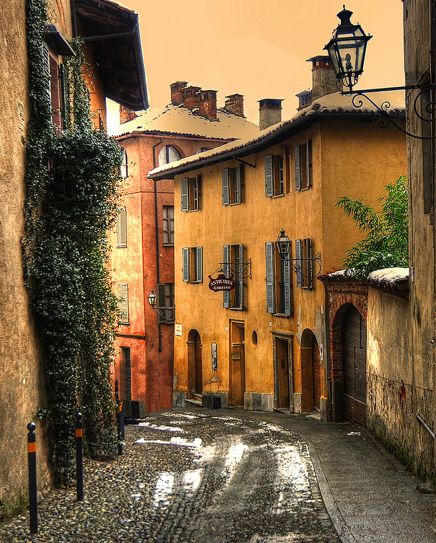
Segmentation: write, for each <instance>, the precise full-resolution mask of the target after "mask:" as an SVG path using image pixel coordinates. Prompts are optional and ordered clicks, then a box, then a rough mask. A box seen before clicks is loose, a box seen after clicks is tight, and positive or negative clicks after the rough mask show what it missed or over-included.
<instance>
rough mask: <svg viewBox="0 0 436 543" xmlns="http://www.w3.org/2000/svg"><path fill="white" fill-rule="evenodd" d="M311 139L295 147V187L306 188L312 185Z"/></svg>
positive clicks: (298, 188)
mask: <svg viewBox="0 0 436 543" xmlns="http://www.w3.org/2000/svg"><path fill="white" fill-rule="evenodd" d="M312 178H313V173H312V140H308V141H306V142H305V143H303V144H302V145H297V146H296V147H295V188H296V189H297V190H306V189H309V188H310V187H311V186H312Z"/></svg>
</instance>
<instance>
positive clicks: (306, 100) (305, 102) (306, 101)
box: [295, 89, 312, 111]
mask: <svg viewBox="0 0 436 543" xmlns="http://www.w3.org/2000/svg"><path fill="white" fill-rule="evenodd" d="M295 96H296V97H297V98H298V107H297V109H298V111H300V109H303V108H305V107H307V106H310V104H311V103H312V91H311V90H310V89H306V90H304V91H301V92H299V93H298V94H296V95H295Z"/></svg>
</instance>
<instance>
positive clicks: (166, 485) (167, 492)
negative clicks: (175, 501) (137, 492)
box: [153, 471, 174, 508]
mask: <svg viewBox="0 0 436 543" xmlns="http://www.w3.org/2000/svg"><path fill="white" fill-rule="evenodd" d="M173 486H174V474H173V473H168V472H165V471H164V472H162V473H161V474H160V475H159V478H158V480H157V482H156V487H155V490H154V495H153V506H154V507H155V508H156V507H165V506H168V505H169V504H170V496H171V494H172V492H173Z"/></svg>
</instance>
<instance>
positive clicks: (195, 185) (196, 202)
mask: <svg viewBox="0 0 436 543" xmlns="http://www.w3.org/2000/svg"><path fill="white" fill-rule="evenodd" d="M181 189H182V190H181V198H182V211H198V210H199V209H200V207H201V177H200V176H199V175H197V176H195V177H191V178H187V177H185V178H184V179H182V186H181Z"/></svg>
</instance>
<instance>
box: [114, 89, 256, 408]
mask: <svg viewBox="0 0 436 543" xmlns="http://www.w3.org/2000/svg"><path fill="white" fill-rule="evenodd" d="M120 120H121V122H122V124H121V126H120V127H119V129H118V131H117V134H118V135H117V140H118V142H119V144H120V145H121V146H122V147H123V149H124V151H125V164H124V168H123V176H124V177H125V186H124V191H123V199H122V204H121V205H122V209H121V212H120V214H119V217H118V222H117V228H116V232H115V233H114V237H113V251H112V264H113V266H112V267H113V269H114V275H113V278H114V281H115V283H116V288H117V289H118V296H119V298H120V309H121V320H120V326H119V329H118V334H117V342H116V345H117V351H118V352H117V360H116V371H115V378H116V380H117V382H118V390H119V395H120V398H121V399H123V400H124V405H125V406H126V414H128V415H130V414H132V415H134V416H138V415H141V414H144V412H145V411H147V412H149V411H156V410H159V409H163V408H167V407H170V406H171V395H172V383H173V337H174V326H173V323H174V308H175V303H174V296H175V292H174V211H175V210H174V197H173V181H171V180H162V181H161V182H159V183H154V182H153V181H150V180H149V179H147V174H148V172H149V171H150V170H152V169H153V168H155V167H156V166H158V165H163V164H166V163H169V162H172V161H175V160H179V159H180V158H183V157H186V156H190V155H194V154H196V153H199V152H201V151H204V150H205V149H212V148H214V147H217V146H219V145H222V144H224V143H226V142H229V141H232V140H234V139H237V138H242V137H248V136H250V135H253V134H254V133H257V131H258V129H257V126H256V125H254V124H253V123H251V122H249V121H248V120H247V119H246V118H245V117H244V110H243V96H241V95H239V94H235V95H232V96H228V97H227V98H226V101H225V104H224V107H222V108H218V107H217V93H216V91H213V90H202V89H200V88H199V87H193V86H188V84H187V83H186V82H184V81H178V82H176V83H173V84H172V85H171V103H170V104H169V105H167V106H166V107H164V108H163V109H156V110H155V109H150V110H148V111H147V112H146V113H144V114H142V115H140V116H136V114H135V113H133V112H129V111H127V110H126V109H122V110H121V119H120ZM123 121H124V122H123ZM152 291H153V292H154V293H155V294H156V295H157V303H156V305H157V308H156V309H153V308H152V307H151V306H150V304H149V302H148V295H149V294H150V293H151V292H152Z"/></svg>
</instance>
